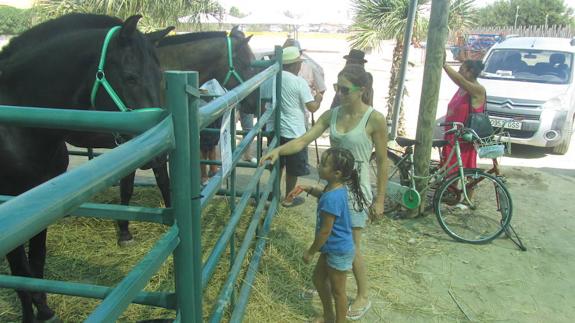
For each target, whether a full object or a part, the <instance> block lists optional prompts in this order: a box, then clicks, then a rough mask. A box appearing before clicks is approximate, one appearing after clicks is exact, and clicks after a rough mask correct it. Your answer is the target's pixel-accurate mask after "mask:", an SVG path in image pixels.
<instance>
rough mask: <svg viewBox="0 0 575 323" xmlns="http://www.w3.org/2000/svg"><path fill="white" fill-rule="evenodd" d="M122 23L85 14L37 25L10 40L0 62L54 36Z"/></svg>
mask: <svg viewBox="0 0 575 323" xmlns="http://www.w3.org/2000/svg"><path fill="white" fill-rule="evenodd" d="M122 23H123V21H122V20H121V19H120V18H116V17H111V16H105V15H97V14H87V13H72V14H68V15H64V16H61V17H59V18H56V19H51V20H48V21H45V22H43V23H41V24H38V25H36V26H34V27H32V28H30V29H28V30H26V31H25V32H23V33H21V34H20V35H18V36H16V37H14V38H12V39H10V42H9V43H8V44H7V45H6V46H5V47H4V48H3V49H2V51H1V52H0V60H3V59H7V58H9V57H10V56H12V54H14V53H16V52H18V51H20V50H24V49H27V48H29V47H33V46H36V45H37V44H38V43H40V42H43V41H46V40H50V39H53V38H54V35H55V34H56V35H58V36H62V35H65V34H67V33H70V32H76V31H78V30H80V29H104V28H112V27H114V26H118V25H121V24H122Z"/></svg>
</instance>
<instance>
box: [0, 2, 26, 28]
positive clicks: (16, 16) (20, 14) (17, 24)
mask: <svg viewBox="0 0 575 323" xmlns="http://www.w3.org/2000/svg"><path fill="white" fill-rule="evenodd" d="M31 25H32V14H31V10H29V9H17V8H14V7H9V6H0V35H15V34H19V33H21V32H22V31H24V30H26V29H28V28H30V26H31Z"/></svg>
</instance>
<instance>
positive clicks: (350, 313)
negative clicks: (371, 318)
mask: <svg viewBox="0 0 575 323" xmlns="http://www.w3.org/2000/svg"><path fill="white" fill-rule="evenodd" d="M370 308H371V301H367V304H365V306H364V307H362V308H358V309H355V310H352V309H351V305H350V306H349V308H348V309H347V315H346V317H347V319H348V320H351V321H357V320H359V319H360V318H362V317H363V316H364V315H365V313H367V311H369V309H370Z"/></svg>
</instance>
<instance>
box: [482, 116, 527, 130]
mask: <svg viewBox="0 0 575 323" xmlns="http://www.w3.org/2000/svg"><path fill="white" fill-rule="evenodd" d="M489 121H490V122H491V125H492V126H494V127H497V128H506V129H515V130H521V121H515V120H510V119H492V118H490V119H489Z"/></svg>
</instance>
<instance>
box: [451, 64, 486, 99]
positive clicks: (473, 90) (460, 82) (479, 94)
mask: <svg viewBox="0 0 575 323" xmlns="http://www.w3.org/2000/svg"><path fill="white" fill-rule="evenodd" d="M443 70H444V71H445V73H447V76H449V78H450V79H451V80H452V81H453V83H455V84H457V86H459V87H461V88H463V89H464V90H465V91H466V92H467V93H469V94H470V95H471V96H472V97H473V98H475V102H482V101H483V100H484V98H485V88H484V87H483V86H482V85H481V84H479V83H474V82H470V81H468V80H466V79H465V77H463V75H461V74H459V72H457V71H456V70H454V69H453V68H451V66H449V65H447V64H445V62H444V63H443Z"/></svg>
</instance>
